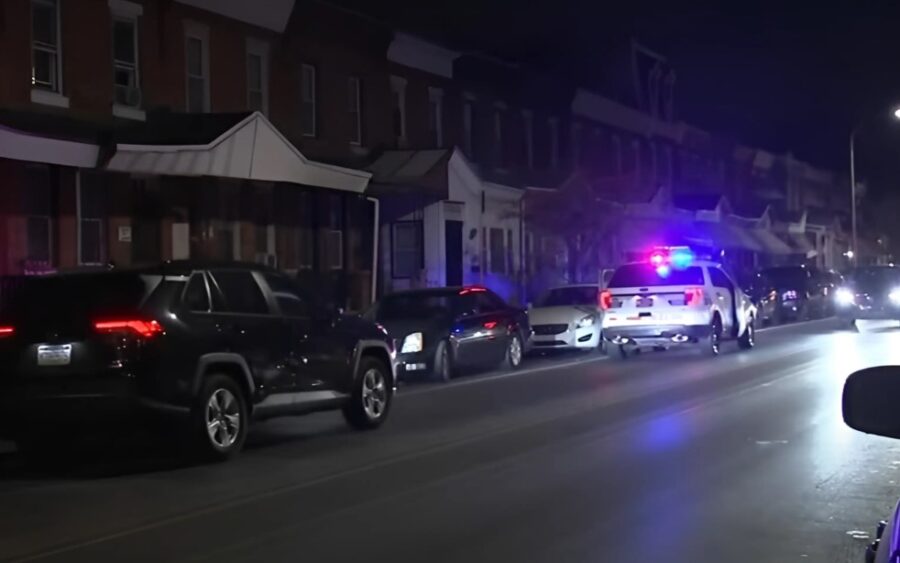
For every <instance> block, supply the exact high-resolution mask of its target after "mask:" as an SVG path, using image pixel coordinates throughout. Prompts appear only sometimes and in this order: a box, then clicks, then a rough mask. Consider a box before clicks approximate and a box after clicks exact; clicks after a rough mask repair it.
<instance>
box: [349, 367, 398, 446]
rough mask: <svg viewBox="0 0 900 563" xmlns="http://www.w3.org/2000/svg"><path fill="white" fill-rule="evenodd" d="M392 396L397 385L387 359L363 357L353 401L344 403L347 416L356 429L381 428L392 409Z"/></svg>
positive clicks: (354, 387) (354, 388)
mask: <svg viewBox="0 0 900 563" xmlns="http://www.w3.org/2000/svg"><path fill="white" fill-rule="evenodd" d="M393 396H394V387H393V384H392V383H391V377H390V373H389V372H388V368H387V366H385V365H384V362H382V361H381V360H379V359H377V358H373V357H363V358H362V360H360V362H359V371H358V372H357V377H356V379H355V381H354V383H353V393H352V394H351V396H350V401H349V402H348V403H347V404H346V405H344V418H345V419H346V420H347V423H348V424H349V425H350V426H352V427H353V428H356V429H357V430H371V429H373V428H378V427H379V426H381V424H382V423H383V422H384V421H385V419H386V418H387V415H388V411H390V410H391V400H392V399H393Z"/></svg>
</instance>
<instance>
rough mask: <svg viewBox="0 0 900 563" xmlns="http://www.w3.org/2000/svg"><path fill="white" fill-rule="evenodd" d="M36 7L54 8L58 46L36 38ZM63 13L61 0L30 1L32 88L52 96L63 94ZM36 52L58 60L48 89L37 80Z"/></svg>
mask: <svg viewBox="0 0 900 563" xmlns="http://www.w3.org/2000/svg"><path fill="white" fill-rule="evenodd" d="M35 5H40V6H43V7H49V8H52V9H53V10H54V12H55V14H56V16H55V23H56V45H49V44H47V43H43V42H39V41H37V40H35V38H34V8H35ZM61 15H62V11H61V7H60V0H30V2H29V17H30V24H31V27H30V29H29V32H30V33H31V88H32V89H36V90H39V91H42V92H47V93H51V94H57V95H60V96H62V93H63V68H62V54H63V49H62V18H61ZM39 43H40V44H39ZM35 51H41V52H44V53H50V54H52V55H53V56H54V57H55V59H56V68H55V71H56V72H54V73H53V74H54V76H52V79H53V83H51V84H50V85H49V87H46V86H44V85H39V84H38V83H37V82H36V79H35V73H34V71H35V58H34V54H35Z"/></svg>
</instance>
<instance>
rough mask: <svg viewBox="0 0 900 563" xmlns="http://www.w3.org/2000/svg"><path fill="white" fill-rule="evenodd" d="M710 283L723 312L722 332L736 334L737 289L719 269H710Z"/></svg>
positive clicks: (714, 296) (714, 297)
mask: <svg viewBox="0 0 900 563" xmlns="http://www.w3.org/2000/svg"><path fill="white" fill-rule="evenodd" d="M709 277H710V281H711V282H712V285H713V299H715V300H716V302H717V303H718V305H719V310H720V311H721V312H722V330H723V332H724V333H725V334H726V335H729V334H734V330H735V326H736V320H737V319H736V318H735V317H736V312H737V311H736V310H735V291H736V289H735V287H734V285H733V284H732V283H731V280H730V279H728V276H726V275H725V272H723V271H722V270H720V269H719V268H710V269H709Z"/></svg>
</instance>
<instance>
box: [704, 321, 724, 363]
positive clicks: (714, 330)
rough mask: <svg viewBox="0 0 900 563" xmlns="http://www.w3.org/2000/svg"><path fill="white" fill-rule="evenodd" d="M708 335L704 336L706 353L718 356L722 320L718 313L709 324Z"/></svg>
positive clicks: (720, 345)
mask: <svg viewBox="0 0 900 563" xmlns="http://www.w3.org/2000/svg"><path fill="white" fill-rule="evenodd" d="M709 328H710V331H709V336H707V337H706V350H705V352H706V355H708V356H718V355H719V353H720V352H721V351H722V350H721V348H722V321H721V319H719V317H718V315H716V316H715V317H713V321H712V324H711V325H710V327H709Z"/></svg>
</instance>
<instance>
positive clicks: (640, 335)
mask: <svg viewBox="0 0 900 563" xmlns="http://www.w3.org/2000/svg"><path fill="white" fill-rule="evenodd" d="M711 331H712V327H711V326H710V325H668V324H666V325H646V326H618V327H607V328H605V329H603V338H604V339H605V340H606V341H607V342H611V343H613V344H623V345H624V344H637V345H641V344H648V345H657V344H659V345H662V344H666V345H672V344H689V343H693V342H697V341H698V340H700V339H701V338H705V337H707V336H709V335H710V332H711Z"/></svg>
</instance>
